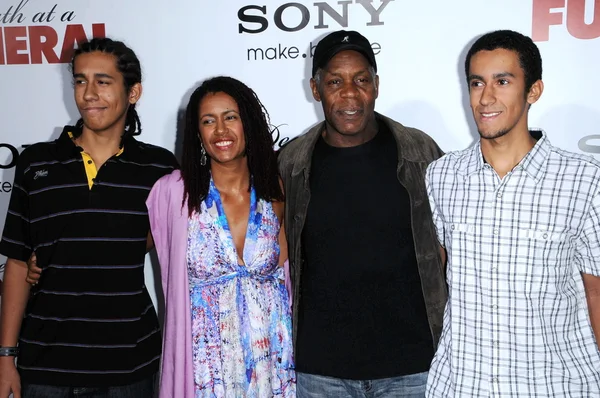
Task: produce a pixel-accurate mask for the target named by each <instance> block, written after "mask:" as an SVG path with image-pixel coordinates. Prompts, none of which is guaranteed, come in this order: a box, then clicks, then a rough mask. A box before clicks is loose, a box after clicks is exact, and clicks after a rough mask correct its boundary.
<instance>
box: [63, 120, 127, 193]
mask: <svg viewBox="0 0 600 398" xmlns="http://www.w3.org/2000/svg"><path fill="white" fill-rule="evenodd" d="M68 134H69V138H70V139H72V140H73V139H74V138H75V137H74V136H73V133H71V132H70V131H69V132H68ZM124 149H125V148H124V147H121V148H119V151H118V152H117V153H116V154H115V156H121V154H122V153H123V151H124ZM81 158H82V159H83V167H84V168H85V175H86V176H87V181H88V186H89V188H90V189H92V187H93V186H94V179H95V178H96V176H97V175H98V169H97V168H96V164H95V163H94V159H92V157H91V156H90V155H89V154H88V153H87V152H85V151H81Z"/></svg>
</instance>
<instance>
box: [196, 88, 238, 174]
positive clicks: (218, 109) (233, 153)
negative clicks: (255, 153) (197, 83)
mask: <svg viewBox="0 0 600 398" xmlns="http://www.w3.org/2000/svg"><path fill="white" fill-rule="evenodd" d="M199 114H200V125H199V126H198V129H199V131H200V139H201V140H202V145H204V148H205V149H206V153H207V154H208V156H210V158H211V162H218V163H228V162H232V161H239V160H242V159H245V157H246V155H245V152H246V138H245V136H244V126H243V125H242V119H241V118H240V111H239V108H238V105H237V103H236V102H235V100H234V99H233V98H232V97H231V96H229V95H228V94H225V93H223V92H217V93H208V94H206V95H205V96H204V98H202V101H200V109H199Z"/></svg>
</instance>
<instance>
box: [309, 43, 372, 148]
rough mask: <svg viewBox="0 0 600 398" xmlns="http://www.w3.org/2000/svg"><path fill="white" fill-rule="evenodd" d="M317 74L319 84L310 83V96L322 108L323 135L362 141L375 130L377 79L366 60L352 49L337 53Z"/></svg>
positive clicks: (315, 82)
mask: <svg viewBox="0 0 600 398" xmlns="http://www.w3.org/2000/svg"><path fill="white" fill-rule="evenodd" d="M320 73H321V76H320V79H319V82H318V83H317V81H316V80H314V79H311V82H310V83H311V89H312V93H313V97H314V98H315V100H317V101H320V102H321V103H322V105H323V113H324V114H325V121H326V123H327V131H326V133H327V135H328V136H330V138H334V139H335V138H339V139H345V140H351V141H355V142H356V143H357V144H360V143H362V142H364V141H365V140H364V138H365V137H368V136H372V135H373V134H374V133H375V132H376V131H377V123H376V121H375V99H376V98H377V95H378V88H379V77H378V76H373V75H372V72H371V70H370V65H369V62H368V61H367V59H366V58H365V57H364V56H363V55H362V54H360V53H359V52H357V51H352V50H346V51H340V52H339V53H338V54H336V55H335V56H334V57H333V58H331V60H330V61H329V62H328V63H327V65H326V66H325V68H323V70H322V71H321V72H320ZM335 136H337V137H335Z"/></svg>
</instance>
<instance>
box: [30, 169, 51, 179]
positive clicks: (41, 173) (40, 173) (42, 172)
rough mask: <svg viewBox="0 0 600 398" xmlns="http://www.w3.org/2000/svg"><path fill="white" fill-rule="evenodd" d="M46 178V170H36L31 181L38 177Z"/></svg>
mask: <svg viewBox="0 0 600 398" xmlns="http://www.w3.org/2000/svg"><path fill="white" fill-rule="evenodd" d="M47 176H48V170H38V171H36V172H35V175H34V176H33V179H34V180H37V179H38V178H39V177H47Z"/></svg>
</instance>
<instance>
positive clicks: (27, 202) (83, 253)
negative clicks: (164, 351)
mask: <svg viewBox="0 0 600 398" xmlns="http://www.w3.org/2000/svg"><path fill="white" fill-rule="evenodd" d="M73 131H75V127H72V126H66V127H65V129H64V131H63V133H62V134H61V136H60V137H59V138H58V139H57V140H55V141H53V142H48V143H38V144H35V145H32V146H30V147H28V148H26V149H25V150H24V151H23V153H22V154H21V156H20V157H19V162H18V164H17V168H16V173H15V181H14V189H13V193H12V196H11V199H10V205H9V210H8V214H7V217H6V223H5V226H4V234H3V236H2V241H1V242H0V253H2V254H3V255H5V256H7V257H8V258H13V259H16V260H21V261H26V260H27V259H28V258H29V256H30V254H31V252H32V251H35V253H36V255H37V262H38V266H40V267H41V268H42V269H43V272H42V276H41V278H40V280H39V283H38V285H37V287H36V288H34V289H32V295H31V298H30V300H29V303H28V306H27V309H26V312H25V319H24V321H23V326H22V329H21V334H20V338H19V346H20V349H21V351H20V355H19V358H18V363H17V365H18V368H19V371H20V373H21V379H22V382H24V383H34V384H48V385H65V386H67V385H68V386H111V385H112V386H116V385H123V384H129V383H134V382H136V381H138V380H141V379H143V378H146V377H149V376H151V375H152V374H154V373H155V372H157V370H158V367H159V363H160V353H161V333H160V330H159V325H158V320H157V317H156V312H155V310H154V307H153V305H152V301H151V300H150V296H149V295H148V291H147V289H146V286H145V284H144V259H145V255H146V238H147V235H148V232H149V230H150V226H149V220H148V213H147V209H146V204H145V202H146V198H147V196H148V193H149V192H150V189H151V188H152V186H153V185H154V183H155V182H156V180H158V179H159V178H160V177H162V176H163V175H165V174H168V173H170V172H171V171H172V170H173V169H174V168H176V167H177V162H176V160H175V157H174V156H173V154H172V153H171V152H169V151H167V150H166V149H163V148H160V147H157V146H154V145H149V144H145V143H142V142H139V141H137V140H136V139H135V138H133V137H127V138H125V139H124V142H123V151H122V153H120V154H118V156H117V155H115V156H113V157H111V158H110V159H109V160H108V161H106V163H105V164H104V165H103V166H102V167H100V169H99V170H98V173H97V175H96V176H95V178H94V181H93V184H92V185H91V187H90V186H88V179H87V175H86V170H85V167H84V164H83V158H82V154H81V148H80V147H77V146H76V145H75V144H74V143H73V141H72V140H71V138H70V137H69V132H73Z"/></svg>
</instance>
